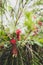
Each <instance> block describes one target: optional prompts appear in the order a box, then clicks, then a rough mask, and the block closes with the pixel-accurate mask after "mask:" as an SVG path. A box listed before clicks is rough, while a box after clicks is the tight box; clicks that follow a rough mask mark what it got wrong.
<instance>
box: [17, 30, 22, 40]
mask: <svg viewBox="0 0 43 65" xmlns="http://www.w3.org/2000/svg"><path fill="white" fill-rule="evenodd" d="M20 33H21V30H20V29H18V30H16V35H17V40H20Z"/></svg>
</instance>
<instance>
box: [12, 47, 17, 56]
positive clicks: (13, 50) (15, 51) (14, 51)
mask: <svg viewBox="0 0 43 65" xmlns="http://www.w3.org/2000/svg"><path fill="white" fill-rule="evenodd" d="M12 54H14V55H17V54H18V51H17V48H16V47H15V46H14V47H13V48H12Z"/></svg>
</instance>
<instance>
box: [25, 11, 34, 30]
mask: <svg viewBox="0 0 43 65" xmlns="http://www.w3.org/2000/svg"><path fill="white" fill-rule="evenodd" d="M25 18H26V19H25V23H24V24H25V26H27V28H28V30H29V31H30V30H32V29H33V25H34V22H33V21H32V12H25Z"/></svg>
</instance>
